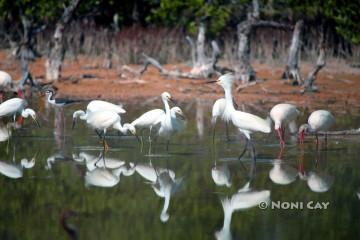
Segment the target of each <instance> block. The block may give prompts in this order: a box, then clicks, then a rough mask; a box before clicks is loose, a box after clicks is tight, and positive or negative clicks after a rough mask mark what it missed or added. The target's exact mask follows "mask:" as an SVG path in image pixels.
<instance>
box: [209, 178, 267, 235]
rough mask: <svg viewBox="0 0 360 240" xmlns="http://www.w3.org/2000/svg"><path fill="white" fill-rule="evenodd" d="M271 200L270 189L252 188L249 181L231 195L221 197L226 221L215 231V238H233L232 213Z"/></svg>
mask: <svg viewBox="0 0 360 240" xmlns="http://www.w3.org/2000/svg"><path fill="white" fill-rule="evenodd" d="M269 202H270V191H269V190H261V191H254V190H252V189H250V187H249V183H247V184H246V185H245V186H244V187H243V188H241V189H239V191H238V192H237V193H235V194H233V195H232V196H231V197H225V198H223V199H221V205H222V207H223V210H224V223H223V227H222V229H221V230H220V231H217V232H216V233H215V238H216V239H219V240H220V239H221V240H223V239H232V235H231V231H230V227H231V219H232V214H233V213H234V212H235V211H238V210H243V209H248V208H252V207H256V206H259V205H260V204H264V205H268V204H269Z"/></svg>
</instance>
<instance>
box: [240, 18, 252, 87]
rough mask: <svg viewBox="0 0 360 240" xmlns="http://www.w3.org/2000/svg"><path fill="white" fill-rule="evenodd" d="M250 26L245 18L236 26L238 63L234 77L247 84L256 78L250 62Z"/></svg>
mask: <svg viewBox="0 0 360 240" xmlns="http://www.w3.org/2000/svg"><path fill="white" fill-rule="evenodd" d="M252 27H253V26H252V23H251V22H250V21H249V20H247V21H244V22H241V23H240V24H239V25H238V28H237V35H238V40H239V47H238V59H239V64H238V66H237V67H236V68H235V72H236V74H235V77H236V79H239V80H241V82H242V83H243V84H247V83H249V82H250V81H252V80H255V79H256V74H255V71H254V69H253V68H252V66H251V64H250V33H251V30H252Z"/></svg>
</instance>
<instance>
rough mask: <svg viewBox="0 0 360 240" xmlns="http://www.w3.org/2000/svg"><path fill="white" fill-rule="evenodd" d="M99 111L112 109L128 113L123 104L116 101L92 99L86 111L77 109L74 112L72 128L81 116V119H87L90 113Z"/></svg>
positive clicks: (119, 112) (118, 112)
mask: <svg viewBox="0 0 360 240" xmlns="http://www.w3.org/2000/svg"><path fill="white" fill-rule="evenodd" d="M97 111H112V112H115V113H117V114H123V113H126V111H125V109H124V108H123V107H122V105H116V104H114V103H110V102H106V101H102V100H92V101H91V102H89V104H88V105H87V106H86V111H83V110H77V111H75V112H74V113H73V123H72V128H74V127H75V123H76V119H77V118H80V119H81V120H86V119H87V116H88V114H90V113H92V112H97Z"/></svg>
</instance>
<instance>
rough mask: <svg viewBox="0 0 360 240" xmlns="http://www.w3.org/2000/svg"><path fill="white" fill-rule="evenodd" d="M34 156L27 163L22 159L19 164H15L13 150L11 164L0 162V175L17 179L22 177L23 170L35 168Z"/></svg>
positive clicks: (26, 160) (25, 159)
mask: <svg viewBox="0 0 360 240" xmlns="http://www.w3.org/2000/svg"><path fill="white" fill-rule="evenodd" d="M35 158H36V154H35V156H34V157H33V158H32V159H31V160H30V161H29V160H28V159H27V158H23V159H21V161H20V164H16V163H15V149H14V153H13V160H12V162H4V161H0V173H1V174H2V175H4V176H6V177H8V178H13V179H18V178H22V177H23V169H24V168H26V169H30V168H33V167H34V166H35Z"/></svg>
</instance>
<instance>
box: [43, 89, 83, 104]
mask: <svg viewBox="0 0 360 240" xmlns="http://www.w3.org/2000/svg"><path fill="white" fill-rule="evenodd" d="M45 94H46V96H47V101H48V103H50V104H52V105H55V106H58V107H63V106H65V105H67V104H70V103H74V102H78V101H77V100H72V99H67V98H55V91H54V90H53V89H47V90H46V91H45Z"/></svg>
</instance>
